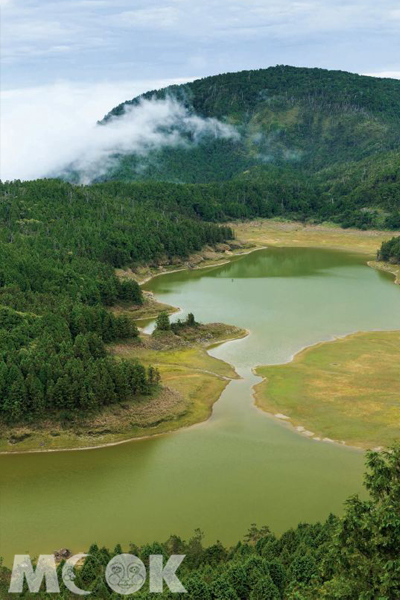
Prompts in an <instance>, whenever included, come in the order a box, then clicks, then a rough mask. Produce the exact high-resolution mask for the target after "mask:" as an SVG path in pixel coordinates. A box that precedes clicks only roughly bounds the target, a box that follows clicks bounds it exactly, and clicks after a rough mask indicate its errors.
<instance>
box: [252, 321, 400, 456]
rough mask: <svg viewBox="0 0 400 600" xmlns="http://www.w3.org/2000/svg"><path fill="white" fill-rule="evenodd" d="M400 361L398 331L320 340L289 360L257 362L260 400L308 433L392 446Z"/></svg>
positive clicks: (398, 419) (399, 415)
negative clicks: (262, 364)
mask: <svg viewBox="0 0 400 600" xmlns="http://www.w3.org/2000/svg"><path fill="white" fill-rule="evenodd" d="M399 360H400V331H392V332H372V333H357V334H353V335H349V336H347V337H345V338H343V339H338V340H335V341H333V342H325V343H322V344H318V345H317V346H312V347H311V348H307V349H306V350H303V351H302V352H300V353H299V354H297V355H296V356H295V357H294V360H293V361H292V362H291V363H288V364H284V365H278V366H265V367H258V368H257V374H258V375H261V376H262V377H264V378H265V379H264V381H263V382H262V383H260V384H258V385H257V386H255V398H256V404H257V406H259V407H260V408H262V409H263V410H265V411H267V412H269V413H272V414H274V415H277V416H278V417H279V418H281V419H285V420H287V421H289V422H290V423H292V425H294V426H295V427H297V428H298V430H299V431H300V432H302V433H304V434H305V435H308V436H309V437H314V438H316V439H323V438H328V440H335V441H339V442H342V441H344V442H346V443H348V444H350V445H355V446H359V447H361V448H371V447H377V446H390V445H391V444H392V443H393V442H394V441H396V440H399V439H400V383H399V376H398V367H399ZM328 440H327V441H328Z"/></svg>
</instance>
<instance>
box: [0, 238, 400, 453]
mask: <svg viewBox="0 0 400 600" xmlns="http://www.w3.org/2000/svg"><path fill="white" fill-rule="evenodd" d="M270 247H271V248H273V247H285V246H284V245H282V246H279V244H277V245H275V244H274V245H273V244H271V245H257V244H254V247H252V248H248V249H247V250H245V251H238V252H232V254H231V255H230V256H228V257H227V258H226V259H225V260H222V261H220V262H218V263H213V264H203V265H201V266H200V265H195V266H193V267H189V266H188V265H183V266H182V267H179V268H177V269H173V270H168V269H165V270H163V271H161V272H159V273H154V274H152V275H149V276H148V277H146V278H145V279H143V280H141V281H139V285H140V286H141V287H142V286H144V285H145V284H146V283H148V282H149V281H151V280H152V279H154V278H155V277H160V276H162V275H168V274H170V273H176V272H181V271H191V270H200V269H211V268H214V267H215V268H217V267H220V266H223V265H224V264H228V263H230V262H232V261H233V260H234V259H236V258H240V257H241V256H246V255H248V254H251V253H253V252H257V251H259V250H266V249H268V248H270ZM293 247H303V246H301V245H297V244H294V245H293ZM304 247H307V246H304ZM313 247H315V248H316V249H318V248H320V249H327V248H331V249H335V250H339V251H343V252H354V253H356V254H367V253H369V252H366V251H364V252H363V251H361V250H360V249H355V250H350V249H348V248H337V247H335V246H332V247H330V246H323V245H320V246H313ZM206 260H207V259H206ZM210 262H211V261H210ZM366 264H367V265H368V266H369V267H370V268H374V269H377V270H381V271H384V272H388V273H390V274H392V275H393V276H394V283H395V284H400V279H399V274H398V273H397V271H396V270H395V269H393V270H391V269H390V268H389V267H390V266H391V265H387V266H386V264H383V265H382V267H380V266H378V265H379V263H376V262H375V261H366ZM174 308H175V309H176V310H175V311H174V313H176V312H179V311H181V310H182V309H181V308H180V307H174ZM150 318H151V317H143V318H142V319H137V320H147V319H150ZM374 331H381V330H374ZM357 333H365V332H361V331H355V332H350V333H347V334H345V335H343V336H332V338H331V339H329V340H325V341H322V342H316V343H315V344H311V345H310V346H305V347H304V348H301V349H300V350H299V351H298V352H296V353H294V354H293V355H292V356H291V357H290V358H289V359H288V360H287V361H285V362H284V363H279V364H288V363H290V362H292V361H294V360H295V359H296V357H297V355H299V354H300V353H302V352H304V351H306V350H307V349H309V348H314V347H316V346H319V345H321V344H325V343H329V342H332V341H335V340H337V339H343V338H346V337H348V336H350V335H355V334H357ZM249 334H250V331H249V330H246V335H244V336H241V337H234V338H228V339H226V340H221V341H217V342H211V343H210V344H209V345H207V347H206V352H207V353H208V349H212V348H215V347H217V346H219V345H222V344H226V343H229V342H233V341H236V340H238V339H244V338H245V337H247V336H248V335H249ZM227 364H229V365H230V366H231V367H232V368H233V369H234V370H235V371H236V368H235V365H232V364H231V363H227ZM267 366H278V365H261V364H258V365H254V366H253V367H252V369H251V370H252V373H253V374H254V375H256V376H257V377H260V378H262V380H261V381H260V382H259V383H256V384H254V385H253V386H252V387H251V394H252V398H253V406H254V408H255V409H256V410H258V411H262V413H263V414H265V415H267V416H268V417H269V418H271V417H272V418H273V419H274V420H275V421H276V422H278V423H280V425H284V426H286V427H290V429H291V430H292V431H293V432H294V433H297V434H299V435H302V436H303V437H308V439H310V440H314V441H320V442H324V443H330V444H335V445H338V446H340V447H346V448H349V449H355V450H358V451H364V448H361V447H360V446H355V445H351V444H348V443H347V442H346V441H345V440H344V441H338V440H332V439H330V438H323V439H320V438H319V436H316V434H313V435H310V434H312V433H313V432H309V431H308V430H307V429H306V428H305V427H303V426H302V425H294V424H293V423H291V419H290V417H289V416H286V415H282V416H281V417H279V416H276V415H274V414H273V413H271V412H268V411H266V410H264V409H263V408H261V407H260V406H259V405H258V404H257V391H256V389H255V388H256V387H257V386H259V385H261V384H262V383H263V382H264V381H265V378H264V377H262V376H261V375H258V374H257V373H256V370H257V369H258V368H260V367H267ZM228 383H229V381H228ZM228 383H227V384H228ZM220 397H221V394H220V395H219V397H218V398H217V399H216V400H215V401H214V402H213V403H212V405H211V407H210V411H209V414H208V416H207V417H206V418H205V419H203V420H201V421H198V422H196V423H193V424H191V425H182V426H181V427H180V426H178V427H176V428H172V429H170V430H167V431H163V432H158V433H148V434H145V435H141V436H137V437H135V436H134V437H129V438H126V439H121V440H116V441H110V442H106V443H103V444H99V445H95V446H82V447H70V448H68V447H66V448H47V449H39V448H38V449H32V450H16V451H12V450H10V451H6V450H4V451H0V456H10V455H21V454H42V453H46V452H76V451H85V450H97V449H101V448H107V447H113V446H119V445H121V444H126V443H130V442H135V441H143V440H146V439H150V438H156V437H160V436H163V435H170V434H171V433H177V432H179V431H184V430H188V429H191V428H192V427H195V426H199V425H202V424H204V423H206V422H207V421H208V420H209V419H210V418H211V416H212V413H213V408H214V404H215V403H216V402H218V400H219V399H220Z"/></svg>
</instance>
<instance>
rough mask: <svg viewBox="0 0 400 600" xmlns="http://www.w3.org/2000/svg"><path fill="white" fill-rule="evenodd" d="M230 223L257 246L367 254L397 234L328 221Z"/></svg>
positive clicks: (238, 233) (242, 237)
mask: <svg viewBox="0 0 400 600" xmlns="http://www.w3.org/2000/svg"><path fill="white" fill-rule="evenodd" d="M230 225H231V226H232V227H233V228H234V230H235V233H236V236H237V237H238V238H239V239H240V240H242V241H243V242H246V243H251V244H254V245H256V246H281V247H282V246H286V247H289V246H290V247H292V246H299V247H312V248H332V249H335V248H336V249H338V250H347V251H351V252H361V253H363V254H369V255H374V254H376V252H377V250H379V248H380V245H381V243H382V242H383V241H385V240H388V239H390V238H392V237H393V236H394V235H399V234H398V233H397V234H396V233H395V232H388V231H360V230H358V229H343V228H341V227H338V226H336V225H333V224H329V223H327V224H323V225H302V224H301V223H293V222H289V221H277V220H274V219H257V220H256V221H246V222H243V223H238V222H234V223H231V224H230Z"/></svg>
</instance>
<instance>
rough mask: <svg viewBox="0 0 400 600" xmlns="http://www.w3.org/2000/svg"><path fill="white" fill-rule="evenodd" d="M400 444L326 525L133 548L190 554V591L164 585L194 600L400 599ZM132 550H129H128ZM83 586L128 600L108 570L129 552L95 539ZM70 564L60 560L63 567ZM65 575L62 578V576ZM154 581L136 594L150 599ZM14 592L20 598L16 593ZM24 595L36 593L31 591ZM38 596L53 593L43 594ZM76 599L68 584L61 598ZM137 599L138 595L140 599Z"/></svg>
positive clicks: (143, 553)
mask: <svg viewBox="0 0 400 600" xmlns="http://www.w3.org/2000/svg"><path fill="white" fill-rule="evenodd" d="M399 462H400V448H399V447H397V448H394V449H393V451H390V452H386V451H385V452H381V453H377V452H368V453H367V467H368V471H367V474H366V478H365V485H366V488H367V490H368V492H369V496H368V498H367V499H366V500H362V499H360V498H359V497H358V496H355V497H352V498H350V499H349V500H348V501H347V503H346V506H345V512H344V516H343V517H341V518H337V517H335V516H333V515H331V516H330V517H329V518H328V519H327V521H326V522H325V523H315V524H312V525H310V524H305V523H303V524H300V525H298V526H297V527H296V528H293V529H290V530H288V531H286V532H285V533H284V534H283V535H282V536H280V537H277V536H275V535H274V534H273V533H271V531H270V530H269V528H268V527H262V528H257V527H256V526H255V525H252V526H251V528H250V530H249V532H248V534H247V536H246V537H245V539H244V541H243V542H239V543H238V544H237V545H236V546H234V547H232V548H226V547H224V546H223V545H222V544H221V543H220V542H216V543H215V544H213V545H211V546H208V547H204V546H203V543H202V538H203V535H202V533H201V532H200V531H199V530H197V531H196V532H195V535H194V536H193V537H192V538H191V539H190V540H189V541H188V542H185V541H183V540H182V539H181V538H179V537H177V536H172V537H170V539H169V540H168V541H167V542H166V543H162V544H161V543H157V542H156V543H153V544H146V545H144V546H141V547H138V546H136V545H135V544H132V545H131V548H130V549H129V551H130V552H131V553H132V554H134V555H136V556H138V557H139V558H140V559H141V560H142V561H143V562H144V564H145V565H146V566H147V565H148V562H149V556H150V555H151V554H162V555H163V556H164V557H165V560H167V559H168V557H169V556H170V555H171V554H185V555H186V557H185V559H184V561H183V562H182V564H181V566H180V567H179V570H178V572H177V574H178V576H179V578H180V580H181V581H182V583H183V585H184V586H185V588H186V589H187V592H188V593H187V594H181V595H179V594H173V593H170V592H169V591H168V589H166V585H164V592H163V595H162V597H163V598H171V599H172V598H178V599H180V598H182V599H184V598H186V599H188V600H317V599H318V600H320V599H321V600H323V599H326V600H373V599H375V598H380V599H382V600H384V599H385V600H396V599H397V598H399V596H400V560H399V556H398V549H399V544H400V521H399V514H400V476H399ZM124 550H125V551H126V550H127V549H124ZM88 552H89V556H88V557H87V558H86V559H85V563H84V564H83V566H82V568H78V569H76V579H75V580H74V581H75V583H76V584H77V585H78V586H79V587H81V588H82V589H85V590H90V591H91V592H92V596H93V597H95V598H96V599H99V600H100V599H102V600H108V599H110V600H111V599H114V598H115V599H117V598H120V596H118V595H117V594H115V592H112V590H111V589H110V588H109V587H108V586H107V583H106V581H105V577H104V572H105V567H106V565H107V564H108V562H109V561H110V560H111V558H112V557H113V556H115V555H117V554H121V553H122V552H123V550H122V548H121V546H119V545H118V546H116V548H115V549H114V550H113V551H110V550H108V549H106V548H99V547H98V546H97V545H96V544H93V545H92V546H91V547H90V549H89V551H88ZM61 567H62V565H60V571H61ZM9 576H10V575H9V571H8V570H7V569H4V568H3V570H2V571H0V590H1V586H2V587H3V594H2V598H5V600H8V598H9V597H10V598H11V594H10V596H8V595H7V585H8V581H9ZM60 580H61V577H60ZM147 589H148V588H147V584H145V585H144V586H143V588H142V589H141V590H139V591H137V592H136V593H135V595H134V597H135V598H138V599H140V600H150V599H151V598H155V597H156V595H155V594H150V593H149V592H148V591H147ZM12 596H13V597H18V596H16V595H15V594H13V595H12ZM19 597H22V598H29V597H30V593H29V592H28V591H27V592H26V593H23V594H22V595H20V596H19ZM35 597H36V598H38V599H41V598H46V597H47V596H46V595H45V593H44V592H43V593H38V594H37V595H36V596H35ZM58 597H59V598H61V599H64V600H70V599H72V598H73V596H72V594H71V593H70V592H69V591H68V590H67V589H65V588H63V589H62V590H61V593H60V595H59V596H58ZM132 598H133V596H132Z"/></svg>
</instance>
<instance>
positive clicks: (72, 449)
mask: <svg viewBox="0 0 400 600" xmlns="http://www.w3.org/2000/svg"><path fill="white" fill-rule="evenodd" d="M243 331H244V332H245V334H244V335H238V336H236V337H232V338H227V339H224V340H218V341H211V342H210V343H209V344H207V345H206V347H205V350H206V352H207V353H208V350H209V349H210V350H211V349H212V348H216V347H218V346H220V345H222V344H228V343H230V342H235V341H237V340H242V339H245V338H246V337H247V336H248V335H249V334H250V331H249V330H248V329H244V330H243ZM224 362H226V361H224ZM226 364H228V365H229V366H230V367H232V369H233V370H234V371H235V372H236V369H235V367H234V365H232V364H230V363H227V362H226ZM195 370H197V369H195ZM236 373H237V372H236ZM209 374H210V375H214V376H215V377H217V378H218V379H221V380H224V381H226V386H227V385H229V383H230V382H231V381H234V379H233V378H231V377H227V376H224V375H220V374H218V373H213V372H211V371H210V372H209ZM238 378H239V379H240V376H239V375H238ZM226 386H225V387H226ZM224 389H225V388H224ZM221 394H222V392H221ZM221 394H220V395H219V396H218V398H217V399H216V400H215V401H214V402H213V403H212V404H211V406H210V410H209V411H208V414H207V416H206V418H204V419H202V420H200V421H197V422H195V423H192V424H190V425H182V426H179V425H178V427H175V428H172V429H169V430H167V431H161V432H157V433H148V434H145V435H140V436H134V437H129V438H126V439H120V440H115V441H110V442H105V443H102V444H98V445H95V446H77V447H70V448H68V447H67V448H44V449H40V448H34V449H31V450H15V451H12V450H10V451H7V450H1V451H0V456H13V455H15V456H18V455H21V454H46V453H48V452H53V453H54V452H82V451H86V450H100V449H101V448H109V447H113V446H120V445H122V444H128V443H131V442H139V441H143V440H148V439H151V438H157V437H161V436H164V435H170V434H171V433H178V432H179V431H187V430H189V429H192V428H193V427H198V426H199V425H203V424H204V423H206V422H207V421H208V420H209V419H210V418H211V416H212V413H213V409H214V404H215V403H216V402H218V400H219V399H220V397H221ZM116 435H118V434H116Z"/></svg>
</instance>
